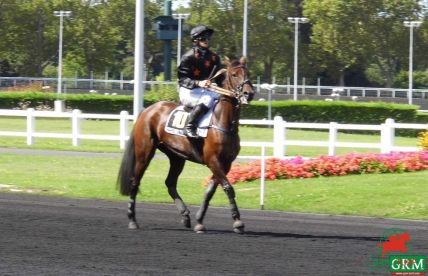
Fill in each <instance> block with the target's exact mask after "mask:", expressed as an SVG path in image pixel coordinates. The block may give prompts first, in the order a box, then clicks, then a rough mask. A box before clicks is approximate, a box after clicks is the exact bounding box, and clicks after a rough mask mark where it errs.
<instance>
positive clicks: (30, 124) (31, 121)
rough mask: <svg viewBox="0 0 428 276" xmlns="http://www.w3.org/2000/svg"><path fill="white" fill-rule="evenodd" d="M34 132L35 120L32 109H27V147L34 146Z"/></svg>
mask: <svg viewBox="0 0 428 276" xmlns="http://www.w3.org/2000/svg"><path fill="white" fill-rule="evenodd" d="M35 131H36V118H35V116H34V108H28V109H27V145H29V146H31V145H34V132H35Z"/></svg>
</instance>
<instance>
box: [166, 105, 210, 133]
mask: <svg viewBox="0 0 428 276" xmlns="http://www.w3.org/2000/svg"><path fill="white" fill-rule="evenodd" d="M213 110H214V108H210V109H209V110H208V112H207V113H205V115H204V116H202V118H201V119H200V120H199V123H198V129H197V133H198V136H199V137H203V138H205V137H207V133H208V128H209V126H210V123H211V118H212V115H213ZM189 114H190V113H189V112H187V111H186V110H184V106H182V105H179V106H177V107H176V108H175V109H174V110H173V111H172V112H171V114H169V117H168V120H167V122H166V125H165V131H166V132H167V133H169V134H175V135H180V136H186V135H185V134H184V127H185V126H186V124H187V121H188V120H189Z"/></svg>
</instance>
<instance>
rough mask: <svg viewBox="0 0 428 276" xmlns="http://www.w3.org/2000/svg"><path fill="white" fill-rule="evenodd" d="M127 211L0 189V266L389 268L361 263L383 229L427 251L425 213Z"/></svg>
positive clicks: (315, 271) (9, 270) (243, 270)
mask: <svg viewBox="0 0 428 276" xmlns="http://www.w3.org/2000/svg"><path fill="white" fill-rule="evenodd" d="M195 210H196V209H195V208H191V211H192V214H193V215H194V214H195ZM137 212H138V213H137V215H138V218H139V221H140V225H141V226H142V228H141V229H139V230H136V231H131V230H128V229H127V219H126V203H124V202H110V201H96V200H82V199H62V198H51V197H41V196H28V195H16V194H8V193H0V275H390V273H388V272H387V271H385V272H382V273H380V272H377V273H374V272H371V270H370V269H369V262H370V257H371V256H372V255H373V254H377V253H376V252H379V251H378V248H377V246H376V244H377V243H378V242H379V239H380V237H381V236H382V235H383V232H384V231H385V230H386V229H388V228H402V229H404V230H406V231H408V232H409V233H410V235H411V245H412V248H413V253H415V254H419V255H422V254H423V255H428V234H427V233H428V222H421V221H403V220H385V219H371V218H355V217H343V216H325V215H308V214H290V213H282V212H268V211H251V210H241V213H242V218H243V220H244V222H245V223H246V225H247V228H246V230H247V233H246V234H245V235H237V234H235V233H233V232H232V220H231V218H230V214H229V210H226V209H222V208H211V209H209V211H208V214H207V218H206V226H207V228H208V230H209V232H208V233H206V234H195V233H193V231H191V230H187V229H184V228H182V226H181V225H180V224H179V220H180V217H179V216H178V214H177V211H176V209H175V207H174V206H172V205H150V204H144V205H142V204H139V205H138V209H137Z"/></svg>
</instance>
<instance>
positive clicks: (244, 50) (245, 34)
mask: <svg viewBox="0 0 428 276" xmlns="http://www.w3.org/2000/svg"><path fill="white" fill-rule="evenodd" d="M242 29H243V30H242V56H244V57H246V56H247V54H248V50H247V40H248V0H244V25H243V28H242Z"/></svg>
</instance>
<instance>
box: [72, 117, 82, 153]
mask: <svg viewBox="0 0 428 276" xmlns="http://www.w3.org/2000/svg"><path fill="white" fill-rule="evenodd" d="M81 114H82V111H80V110H79V109H73V112H72V115H71V116H72V117H71V132H72V138H71V140H72V143H73V146H75V147H78V146H80V139H79V136H80V120H81V118H80V115H81Z"/></svg>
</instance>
